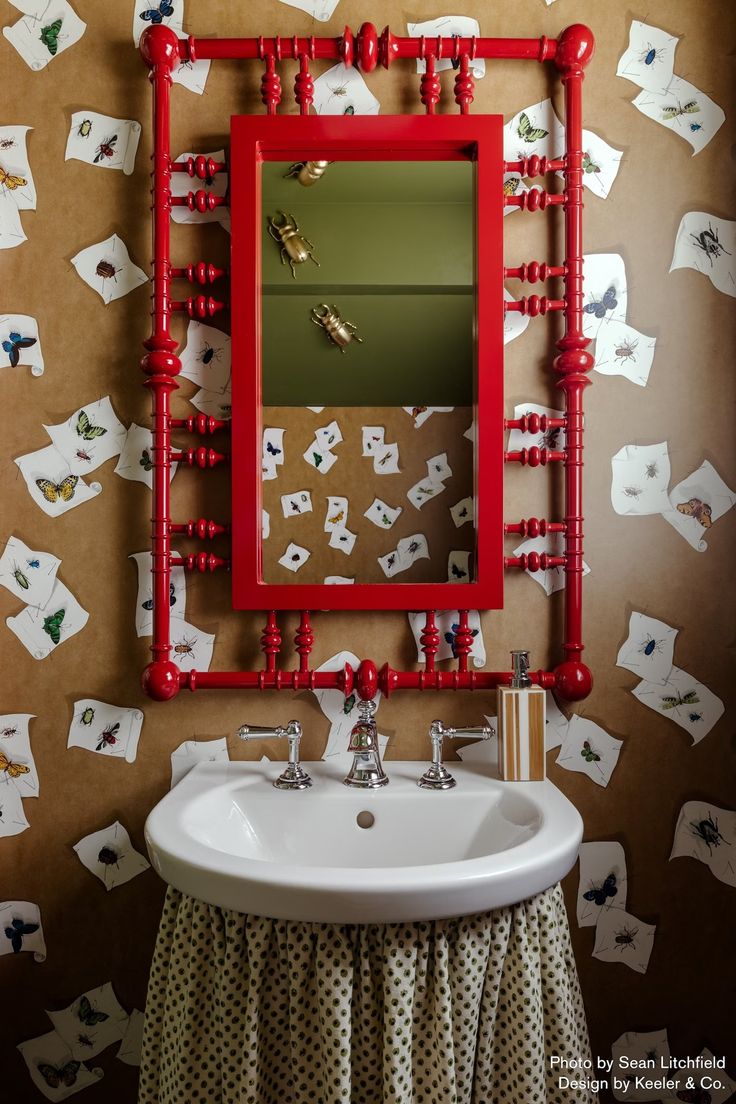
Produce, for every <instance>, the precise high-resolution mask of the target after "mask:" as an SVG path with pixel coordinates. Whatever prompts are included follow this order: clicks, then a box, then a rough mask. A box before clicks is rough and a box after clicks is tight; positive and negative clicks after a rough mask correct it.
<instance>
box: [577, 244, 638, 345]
mask: <svg viewBox="0 0 736 1104" xmlns="http://www.w3.org/2000/svg"><path fill="white" fill-rule="evenodd" d="M583 277H584V278H583V289H584V303H583V333H584V334H585V336H586V337H597V336H598V332H599V330H600V329H601V327H603V326H606V325H608V323H609V322H625V321H626V302H627V299H628V285H627V281H626V266H625V264H624V259H623V257H622V256H621V255H620V253H587V254H585V256H584V257H583Z"/></svg>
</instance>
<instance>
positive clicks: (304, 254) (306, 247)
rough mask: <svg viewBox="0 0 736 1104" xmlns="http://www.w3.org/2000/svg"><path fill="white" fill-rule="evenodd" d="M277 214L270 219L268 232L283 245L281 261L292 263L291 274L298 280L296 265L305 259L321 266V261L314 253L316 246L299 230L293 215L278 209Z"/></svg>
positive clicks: (302, 262)
mask: <svg viewBox="0 0 736 1104" xmlns="http://www.w3.org/2000/svg"><path fill="white" fill-rule="evenodd" d="M276 214H277V215H278V216H279V218H280V220H277V218H276V216H273V217H272V218H269V220H268V232H269V234H270V235H271V237H272V238H273V240H274V241H277V242H279V244H280V245H281V263H282V264H286V262H287V261H288V262H289V264H290V265H291V275H292V276H293V277H294V279H295V280H296V267H295V266H296V265H298V264H304V262H305V261H313V262H314V264H316V266H317V268H319V261H318V260H317V258H316V257H315V256H314V255H313V250H314V246H313V245H312V243H311V242H310V241H309V239H308V238H305V237H304V236H303V235H302V234H300V232H299V225H298V223H297V221H296V219H295V218H294V216H293V215H285V214H284V212H283V211H277V213H276Z"/></svg>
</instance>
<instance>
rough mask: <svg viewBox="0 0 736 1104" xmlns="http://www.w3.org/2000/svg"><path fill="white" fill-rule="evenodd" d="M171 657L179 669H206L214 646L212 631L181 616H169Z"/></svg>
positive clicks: (210, 660)
mask: <svg viewBox="0 0 736 1104" xmlns="http://www.w3.org/2000/svg"><path fill="white" fill-rule="evenodd" d="M171 644H172V648H171V659H172V660H173V661H174V663H175V664H176V665H177V667H178V668H179V670H180V671H208V670H209V667H210V663H211V662H212V652H213V650H214V647H215V637H214V633H207V632H204V631H203V630H202V629H198V628H197V626H196V625H191V624H190V623H189V621H185V619H184V618H183V617H172V618H171Z"/></svg>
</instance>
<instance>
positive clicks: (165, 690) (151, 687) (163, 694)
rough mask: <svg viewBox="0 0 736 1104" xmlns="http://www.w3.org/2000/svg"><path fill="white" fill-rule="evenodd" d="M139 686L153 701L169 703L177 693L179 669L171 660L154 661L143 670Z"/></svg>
mask: <svg viewBox="0 0 736 1104" xmlns="http://www.w3.org/2000/svg"><path fill="white" fill-rule="evenodd" d="M141 685H142V686H143V690H144V692H145V693H146V694H148V696H149V698H153V700H154V701H171V699H172V698H175V697H176V695H177V694H178V693H179V668H178V667H177V666H176V664H175V663H172V662H171V660H154V661H153V662H152V663H149V664H148V666H147V667H146V668H145V669H144V671H143V677H142V679H141Z"/></svg>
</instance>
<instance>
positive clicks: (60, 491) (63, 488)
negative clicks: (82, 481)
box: [36, 475, 79, 502]
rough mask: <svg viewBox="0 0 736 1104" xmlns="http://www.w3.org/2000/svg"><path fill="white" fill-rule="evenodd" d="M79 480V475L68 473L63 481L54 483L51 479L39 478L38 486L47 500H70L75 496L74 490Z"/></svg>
mask: <svg viewBox="0 0 736 1104" xmlns="http://www.w3.org/2000/svg"><path fill="white" fill-rule="evenodd" d="M78 482H79V476H78V475H68V476H67V477H66V479H62V481H61V483H54V482H53V481H52V480H51V479H37V480H36V486H37V487H38V489H39V491H40V492H41V494H42V495H43V497H44V498H45V499H46V501H47V502H56V501H57V500H58V499H61V501H62V502H68V501H69V499H70V498H74V490H75V488H76V486H77V483H78Z"/></svg>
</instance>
